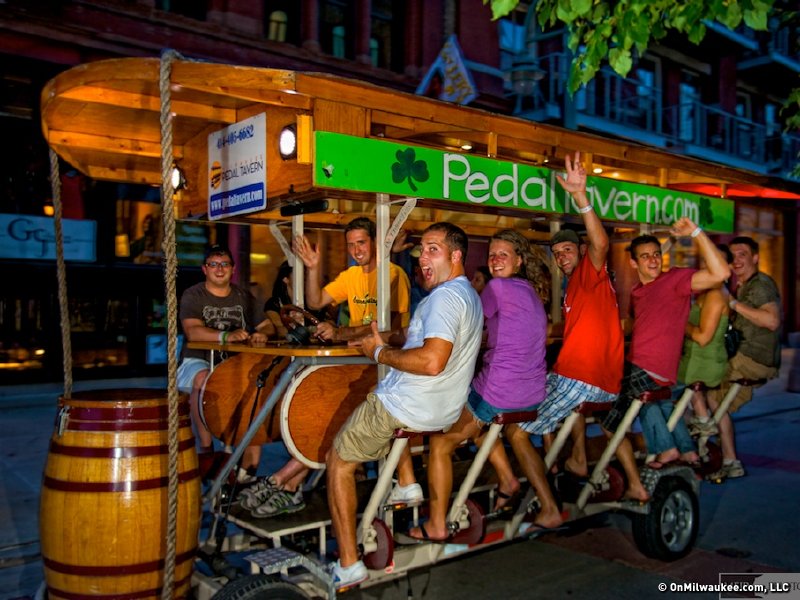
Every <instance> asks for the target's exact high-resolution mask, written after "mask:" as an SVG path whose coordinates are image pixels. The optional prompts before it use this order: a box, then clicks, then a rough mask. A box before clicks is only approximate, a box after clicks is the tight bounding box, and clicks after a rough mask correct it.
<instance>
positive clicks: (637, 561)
mask: <svg viewBox="0 0 800 600" xmlns="http://www.w3.org/2000/svg"><path fill="white" fill-rule="evenodd" d="M793 352H794V351H792V350H785V351H784V364H785V365H787V366H788V365H791V364H792V360H791V359H792V353H793ZM786 370H788V369H785V370H784V373H783V377H781V378H779V379H777V380H775V381H772V382H770V383H769V384H767V385H766V386H764V387H763V388H761V389H759V390H757V391H756V396H755V400H754V401H753V402H752V403H751V404H749V405H748V406H747V407H745V408H744V409H743V410H742V411H741V412H740V413H739V414H738V415H737V416H736V419H735V423H736V430H737V441H738V444H739V452H740V454H741V457H742V459H743V462H744V464H745V467H746V468H747V471H748V474H747V476H746V477H744V478H741V479H737V480H731V481H728V482H726V483H724V484H722V485H714V484H707V483H704V484H703V485H702V486H701V493H700V506H701V508H700V529H699V534H698V539H697V543H696V546H695V548H694V549H693V550H692V552H691V553H690V554H689V555H688V556H687V557H685V558H683V559H681V560H678V561H675V562H672V563H662V562H659V561H655V560H651V559H647V558H645V557H643V556H642V555H641V554H640V553H639V551H638V550H637V548H636V546H635V544H634V542H633V541H632V538H631V534H630V521H629V519H628V517H627V516H625V515H623V514H615V515H606V516H601V517H599V518H596V519H593V520H592V521H591V522H590V523H589V525H590V527H588V528H586V529H576V530H574V531H571V532H568V533H567V534H564V535H558V536H556V535H554V536H550V537H549V538H543V539H540V540H536V541H519V542H514V543H511V544H507V545H505V546H502V547H495V548H493V549H488V550H485V551H481V552H476V553H474V554H470V555H468V556H466V557H464V558H461V559H457V560H452V561H446V562H443V563H440V564H438V565H436V566H435V567H431V568H426V569H421V570H419V571H415V572H414V573H413V574H411V576H410V577H407V578H405V577H404V578H401V579H399V580H396V581H393V582H391V583H387V584H383V585H380V586H374V587H371V588H367V589H364V590H357V591H353V592H349V593H348V594H347V595H346V596H345V597H346V598H353V599H354V600H356V599H358V598H381V599H401V598H402V599H404V600H405V599H408V598H434V599H436V600H440V599H441V600H447V599H450V598H458V599H463V598H530V597H539V598H592V599H595V598H597V599H604V598H615V599H624V598H637V599H639V598H650V597H658V596H663V595H665V594H662V593H661V592H660V591H659V588H658V586H659V584H666V585H667V586H669V585H670V584H682V583H698V584H702V583H717V582H718V581H719V574H720V573H775V572H791V573H795V574H800V553H798V552H797V549H796V548H797V540H798V539H800V518H798V514H797V497H798V494H799V493H800V436H797V434H796V431H797V428H798V425H800V394H794V393H787V392H785V391H783V390H785V384H786V372H785V371H786ZM98 385H102V384H98ZM133 385H138V382H133ZM57 396H58V390H57V388H54V387H53V386H45V387H39V388H32V387H26V388H24V389H22V388H20V389H11V388H9V389H3V390H0V415H2V418H0V436H2V439H3V440H4V444H3V450H2V451H1V452H0V522H1V523H2V527H0V600H2V599H7V598H25V597H30V596H33V595H34V593H35V592H36V590H37V588H38V587H39V586H40V585H41V582H42V580H43V576H42V564H41V556H40V554H39V545H38V537H39V534H38V498H39V490H40V486H41V474H42V471H43V466H44V462H45V459H46V457H47V443H48V439H49V436H50V433H51V431H52V423H53V418H54V416H55V402H56V398H57ZM795 577H796V579H798V580H800V575H796V576H795ZM794 593H797V592H794ZM670 595H672V594H670ZM692 597H697V598H712V597H713V598H718V597H719V596H718V594H716V593H702V592H693V593H692ZM776 597H777V596H776ZM781 597H783V598H786V599H788V598H792V597H798V598H800V593H797V596H793V595H791V594H790V595H786V594H784V595H782V596H781Z"/></svg>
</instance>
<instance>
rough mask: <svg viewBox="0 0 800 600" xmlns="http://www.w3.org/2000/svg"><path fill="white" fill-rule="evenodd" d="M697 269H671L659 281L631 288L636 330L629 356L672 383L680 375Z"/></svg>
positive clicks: (634, 361) (641, 365) (639, 365)
mask: <svg viewBox="0 0 800 600" xmlns="http://www.w3.org/2000/svg"><path fill="white" fill-rule="evenodd" d="M695 272H696V269H684V268H674V269H670V270H669V271H666V272H664V273H662V274H661V275H659V277H658V279H656V280H655V281H651V282H650V283H648V284H647V285H642V283H641V282H640V283H637V284H636V285H634V286H633V289H632V290H631V310H632V311H633V334H632V336H631V346H630V348H629V350H628V360H629V361H630V362H631V363H633V364H634V365H636V366H637V367H640V368H642V369H644V370H645V371H647V372H648V373H651V374H654V375H657V376H658V377H659V378H660V379H663V380H665V381H667V382H668V383H669V384H670V385H672V384H674V383H675V381H676V379H677V377H678V363H679V362H680V360H681V352H682V350H683V334H684V331H685V329H686V321H687V320H688V318H689V309H690V308H691V299H692V275H694V274H695Z"/></svg>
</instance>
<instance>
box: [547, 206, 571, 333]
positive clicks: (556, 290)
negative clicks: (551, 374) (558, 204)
mask: <svg viewBox="0 0 800 600" xmlns="http://www.w3.org/2000/svg"><path fill="white" fill-rule="evenodd" d="M570 201H571V200H570ZM560 230H561V221H550V236H551V237H552V236H554V235H555V234H556V233H558V232H559V231H560ZM550 275H551V277H550V298H551V300H550V322H551V323H554V324H555V323H561V303H562V302H563V300H564V296H563V295H562V293H561V288H562V285H563V276H562V275H561V269H559V268H558V267H555V268H552V269H550Z"/></svg>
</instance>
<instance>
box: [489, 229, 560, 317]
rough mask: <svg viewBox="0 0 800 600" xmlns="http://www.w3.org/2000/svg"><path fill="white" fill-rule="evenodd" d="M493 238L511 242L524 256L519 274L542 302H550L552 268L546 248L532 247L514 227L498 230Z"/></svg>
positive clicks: (515, 249)
mask: <svg viewBox="0 0 800 600" xmlns="http://www.w3.org/2000/svg"><path fill="white" fill-rule="evenodd" d="M492 239H493V240H500V241H503V242H508V243H509V244H511V246H512V248H513V249H514V252H515V253H516V255H517V256H519V257H520V258H522V268H521V269H520V272H519V276H520V277H524V278H525V279H527V280H528V281H529V282H530V284H531V285H532V286H533V289H534V290H535V291H536V294H537V295H538V296H539V298H540V299H541V301H542V304H545V305H547V303H548V302H550V270H549V269H548V268H547V263H546V257H545V252H544V250H542V249H541V248H539V247H531V243H530V242H529V241H528V238H526V237H525V236H524V235H522V234H521V233H519V232H518V231H515V230H514V229H503V230H502V231H498V232H497V233H495V234H494V235H493V236H492Z"/></svg>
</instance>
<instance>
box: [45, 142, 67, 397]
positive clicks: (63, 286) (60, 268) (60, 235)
mask: <svg viewBox="0 0 800 600" xmlns="http://www.w3.org/2000/svg"><path fill="white" fill-rule="evenodd" d="M50 188H51V189H52V191H53V224H54V225H55V229H56V277H57V278H58V306H59V310H60V312H61V349H62V351H63V359H62V361H63V365H64V398H65V399H67V400H69V399H70V398H72V339H71V337H70V329H69V301H68V297H67V267H66V264H65V262H64V229H63V227H62V223H61V220H62V219H63V215H64V213H63V210H62V206H61V175H60V174H59V171H58V154H56V153H55V150H53V149H52V148H51V149H50Z"/></svg>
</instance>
